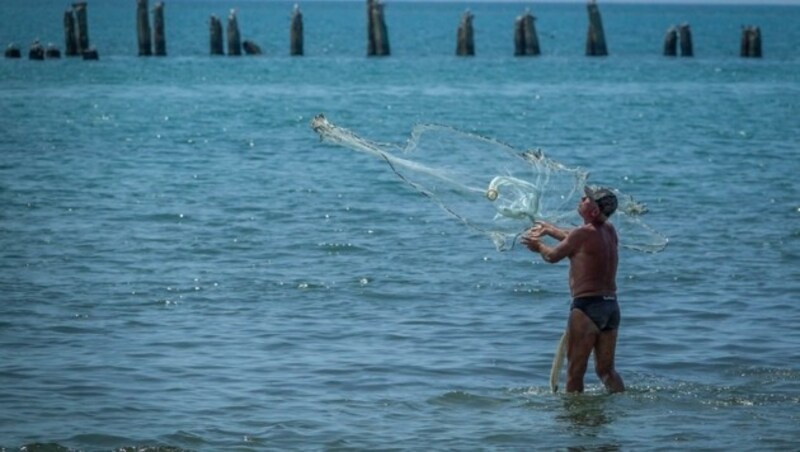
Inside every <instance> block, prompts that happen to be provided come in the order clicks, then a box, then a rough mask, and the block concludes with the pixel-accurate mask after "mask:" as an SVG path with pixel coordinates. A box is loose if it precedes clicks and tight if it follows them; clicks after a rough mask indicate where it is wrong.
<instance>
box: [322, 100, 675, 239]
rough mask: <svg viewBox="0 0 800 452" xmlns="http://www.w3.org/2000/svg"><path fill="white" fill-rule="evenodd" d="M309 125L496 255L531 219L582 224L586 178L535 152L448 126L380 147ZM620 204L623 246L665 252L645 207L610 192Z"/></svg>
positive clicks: (617, 217) (329, 126) (328, 126)
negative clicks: (384, 167)
mask: <svg viewBox="0 0 800 452" xmlns="http://www.w3.org/2000/svg"><path fill="white" fill-rule="evenodd" d="M311 127H312V128H313V129H314V131H315V132H316V133H317V134H319V136H320V138H321V139H322V140H323V141H324V142H328V143H332V144H336V145H340V146H343V147H346V148H349V149H352V150H355V151H359V152H364V153H367V154H370V155H373V156H375V157H378V158H380V159H382V160H384V161H385V162H386V163H387V164H388V165H389V167H390V168H391V169H392V171H394V173H395V174H397V176H399V177H400V179H402V180H403V181H405V182H406V183H407V184H408V185H410V186H411V187H413V188H414V189H415V190H416V191H418V192H419V193H422V194H423V195H425V196H427V197H428V198H430V199H431V200H433V201H434V202H436V203H437V204H438V205H439V206H440V207H441V208H442V209H444V210H445V211H446V212H447V213H449V214H450V215H452V216H453V217H455V218H456V219H458V220H460V221H461V222H462V223H464V225H466V226H467V227H469V228H471V229H473V230H475V231H477V232H479V233H481V234H483V235H486V236H487V237H489V238H490V239H491V240H492V241H493V242H494V244H495V247H496V248H497V249H498V250H499V251H505V250H509V249H511V248H513V247H514V244H515V243H516V241H517V237H518V236H519V235H520V234H522V233H524V232H525V231H526V230H528V229H529V228H530V227H531V225H532V223H533V222H534V221H539V220H542V221H547V222H549V223H553V224H556V225H559V226H569V225H573V226H576V225H579V224H581V219H580V217H579V216H578V214H577V212H576V205H577V203H578V200H579V199H580V197H581V196H583V188H584V186H585V185H586V182H587V179H588V177H589V174H588V173H587V172H586V171H584V170H582V169H580V168H569V167H566V166H564V165H562V164H561V163H559V162H557V161H555V160H552V159H549V158H547V157H546V156H545V155H544V153H543V152H541V151H539V150H536V151H533V150H528V151H520V150H518V149H515V148H513V147H511V146H509V145H507V144H505V143H502V142H499V141H497V140H494V139H491V138H487V137H483V136H480V135H476V134H472V133H468V132H464V131H461V130H458V129H454V128H452V127H447V126H442V125H433V124H423V125H418V126H416V127H414V129H413V131H412V133H411V137H410V138H409V140H408V141H407V143H406V145H405V146H403V147H401V146H397V145H393V144H379V143H376V142H372V141H368V140H366V139H364V138H361V137H359V136H358V135H356V134H355V133H353V132H351V131H349V130H347V129H344V128H341V127H338V126H336V125H334V124H333V123H331V122H330V121H328V120H327V119H326V118H325V117H324V116H323V115H318V116H316V117H315V118H314V119H313V120H312V121H311ZM613 190H614V192H615V193H616V194H617V197H618V199H619V207H618V209H617V213H615V214H614V216H613V217H612V220H613V222H614V225H615V226H616V227H617V230H618V232H619V235H620V244H621V245H622V246H625V247H628V248H631V249H634V250H638V251H645V252H658V251H661V250H662V249H664V247H666V244H667V239H666V238H665V237H664V236H662V235H661V234H659V233H658V232H656V231H655V230H653V229H651V228H650V227H648V226H647V225H645V224H644V223H643V222H642V221H641V219H640V216H641V215H642V214H644V213H645V212H646V211H647V209H646V208H645V207H644V205H642V204H639V203H636V202H635V201H634V200H633V198H632V197H630V196H628V195H626V194H624V193H621V192H620V191H619V190H616V189H613Z"/></svg>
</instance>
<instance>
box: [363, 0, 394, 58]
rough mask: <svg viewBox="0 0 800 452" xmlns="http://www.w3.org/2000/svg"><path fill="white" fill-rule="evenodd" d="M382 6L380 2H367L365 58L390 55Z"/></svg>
mask: <svg viewBox="0 0 800 452" xmlns="http://www.w3.org/2000/svg"><path fill="white" fill-rule="evenodd" d="M383 6H384V5H383V3H381V2H380V0H367V56H388V55H390V54H391V52H390V49H389V32H388V30H387V28H386V20H385V19H384V17H383Z"/></svg>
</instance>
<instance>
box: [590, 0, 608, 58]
mask: <svg viewBox="0 0 800 452" xmlns="http://www.w3.org/2000/svg"><path fill="white" fill-rule="evenodd" d="M586 7H587V10H588V12H589V31H588V32H587V34H586V55H587V56H607V55H608V48H607V47H606V35H605V32H604V31H603V19H602V17H600V9H599V8H598V7H597V2H596V1H595V0H589V3H588V4H587V5H586Z"/></svg>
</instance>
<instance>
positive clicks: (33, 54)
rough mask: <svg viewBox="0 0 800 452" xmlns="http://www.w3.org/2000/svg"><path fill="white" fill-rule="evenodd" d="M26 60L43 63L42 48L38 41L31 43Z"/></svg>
mask: <svg viewBox="0 0 800 452" xmlns="http://www.w3.org/2000/svg"><path fill="white" fill-rule="evenodd" d="M28 59H29V60H36V61H43V60H44V47H42V45H41V44H40V43H39V40H38V39H37V40H36V41H33V43H32V44H31V48H30V50H29V51H28Z"/></svg>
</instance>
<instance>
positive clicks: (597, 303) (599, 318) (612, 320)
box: [569, 295, 620, 331]
mask: <svg viewBox="0 0 800 452" xmlns="http://www.w3.org/2000/svg"><path fill="white" fill-rule="evenodd" d="M573 309H580V310H581V311H582V312H583V313H584V314H586V315H587V316H589V318H590V319H592V321H593V322H594V324H595V325H597V328H599V329H600V331H608V330H615V329H617V328H619V318H620V316H619V303H617V297H606V296H602V295H598V296H596V297H579V298H574V299H573V300H572V306H570V308H569V310H570V311H571V310H573Z"/></svg>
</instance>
